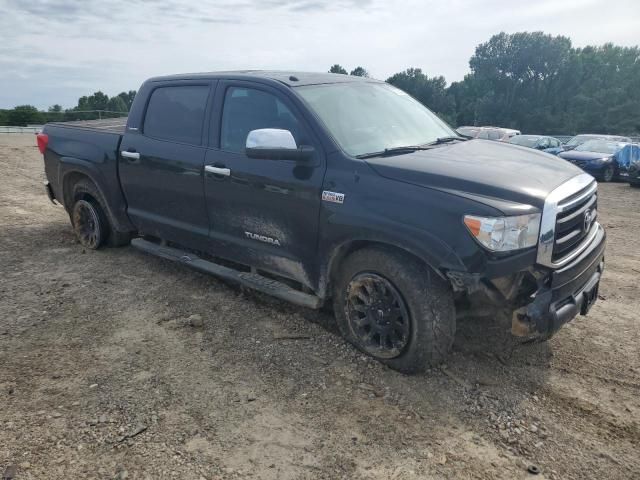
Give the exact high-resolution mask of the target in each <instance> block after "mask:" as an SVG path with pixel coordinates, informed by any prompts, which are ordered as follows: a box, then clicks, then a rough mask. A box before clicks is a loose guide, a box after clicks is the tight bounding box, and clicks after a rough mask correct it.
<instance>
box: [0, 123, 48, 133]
mask: <svg viewBox="0 0 640 480" xmlns="http://www.w3.org/2000/svg"><path fill="white" fill-rule="evenodd" d="M42 127H43V125H29V126H28V127H6V126H2V125H0V133H38V132H39V131H40V130H42Z"/></svg>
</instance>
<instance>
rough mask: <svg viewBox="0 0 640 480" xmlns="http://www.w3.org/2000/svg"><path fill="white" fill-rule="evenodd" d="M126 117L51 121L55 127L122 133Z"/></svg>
mask: <svg viewBox="0 0 640 480" xmlns="http://www.w3.org/2000/svg"><path fill="white" fill-rule="evenodd" d="M127 118H128V117H117V118H105V119H102V120H76V121H74V122H51V123H50V125H55V126H57V127H74V128H84V129H87V130H100V131H102V132H110V133H117V134H119V135H124V129H125V127H126V125H127Z"/></svg>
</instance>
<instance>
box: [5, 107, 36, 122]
mask: <svg viewBox="0 0 640 480" xmlns="http://www.w3.org/2000/svg"><path fill="white" fill-rule="evenodd" d="M42 121H43V117H42V115H41V114H40V112H39V111H38V109H37V108H36V107H34V106H33V105H19V106H17V107H15V108H14V109H13V110H10V111H9V115H8V119H7V123H8V124H9V125H14V126H17V127H25V126H27V125H30V124H38V123H41V122H42Z"/></svg>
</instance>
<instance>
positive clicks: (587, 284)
mask: <svg viewBox="0 0 640 480" xmlns="http://www.w3.org/2000/svg"><path fill="white" fill-rule="evenodd" d="M605 244H606V235H605V232H604V229H603V228H602V227H599V230H598V234H597V236H596V238H595V239H594V241H593V243H592V247H591V248H589V249H587V250H586V251H585V252H584V253H583V254H582V255H581V256H580V257H578V258H577V259H576V260H575V261H574V262H572V263H571V264H569V265H567V266H565V267H563V268H562V269H559V270H554V271H552V272H551V273H550V275H549V280H548V282H547V284H546V285H544V286H543V287H541V288H540V289H539V290H538V291H537V292H536V293H535V294H534V295H533V300H532V302H531V303H529V304H527V305H525V306H523V307H521V308H519V309H517V310H515V311H514V312H513V316H512V323H511V332H512V333H513V334H514V335H516V336H524V337H526V336H533V337H536V336H539V337H550V336H551V335H553V334H554V333H555V332H556V331H557V330H558V329H559V328H560V327H562V325H564V324H565V323H567V322H569V321H571V320H573V318H575V317H576V316H577V315H579V314H580V315H586V314H587V312H588V311H589V309H590V308H591V307H592V306H593V304H594V303H595V302H596V301H597V300H598V287H599V283H600V277H601V275H602V272H603V270H604V249H605Z"/></svg>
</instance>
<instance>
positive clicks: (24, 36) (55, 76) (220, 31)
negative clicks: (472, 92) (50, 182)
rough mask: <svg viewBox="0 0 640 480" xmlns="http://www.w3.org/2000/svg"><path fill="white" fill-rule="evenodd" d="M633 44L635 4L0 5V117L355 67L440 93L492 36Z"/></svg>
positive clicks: (514, 0)
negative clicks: (251, 76)
mask: <svg viewBox="0 0 640 480" xmlns="http://www.w3.org/2000/svg"><path fill="white" fill-rule="evenodd" d="M501 31H505V32H507V33H513V32H518V31H544V32H546V33H550V34H553V35H565V36H568V37H570V38H571V40H572V42H573V45H574V46H578V47H580V46H585V45H601V44H603V43H606V42H613V43H615V44H618V45H625V46H634V45H638V44H640V0H529V1H522V0H510V1H505V0H444V1H443V0H422V1H418V0H332V1H324V0H288V1H286V0H240V1H230V0H219V1H216V0H198V1H193V0H0V108H12V107H14V106H15V105H23V104H31V105H35V106H36V107H38V108H41V109H46V108H47V107H48V106H50V105H53V104H56V103H57V104H61V105H62V106H64V107H65V108H66V107H73V106H75V105H76V104H77V99H78V98H79V97H80V96H82V95H90V94H91V93H93V92H95V91H97V90H101V91H103V92H104V93H106V94H107V95H109V96H113V95H116V94H117V93H119V92H121V91H126V90H137V89H138V87H139V86H140V84H141V83H142V82H143V81H144V80H145V79H146V78H148V77H151V76H155V75H163V74H172V73H185V72H205V71H216V70H234V69H254V68H255V69H269V70H272V69H278V70H298V71H326V70H328V68H329V67H330V66H331V65H333V64H334V63H339V64H341V65H343V66H344V67H345V68H347V69H348V70H351V69H353V68H355V67H356V66H358V65H361V66H363V67H365V68H366V69H367V70H368V71H369V72H370V74H371V76H373V77H375V78H380V79H386V78H387V77H389V76H390V75H392V74H393V73H396V72H399V71H402V70H405V69H406V68H410V67H417V68H422V70H423V71H424V72H425V73H427V74H428V75H429V76H434V75H444V77H445V78H446V79H447V82H452V81H457V80H461V79H462V78H463V77H464V75H465V74H466V73H468V72H469V58H470V57H471V55H473V52H474V50H475V47H476V46H477V45H478V44H480V43H482V42H486V41H487V40H489V38H490V37H491V36H492V35H493V34H496V33H499V32H501Z"/></svg>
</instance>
